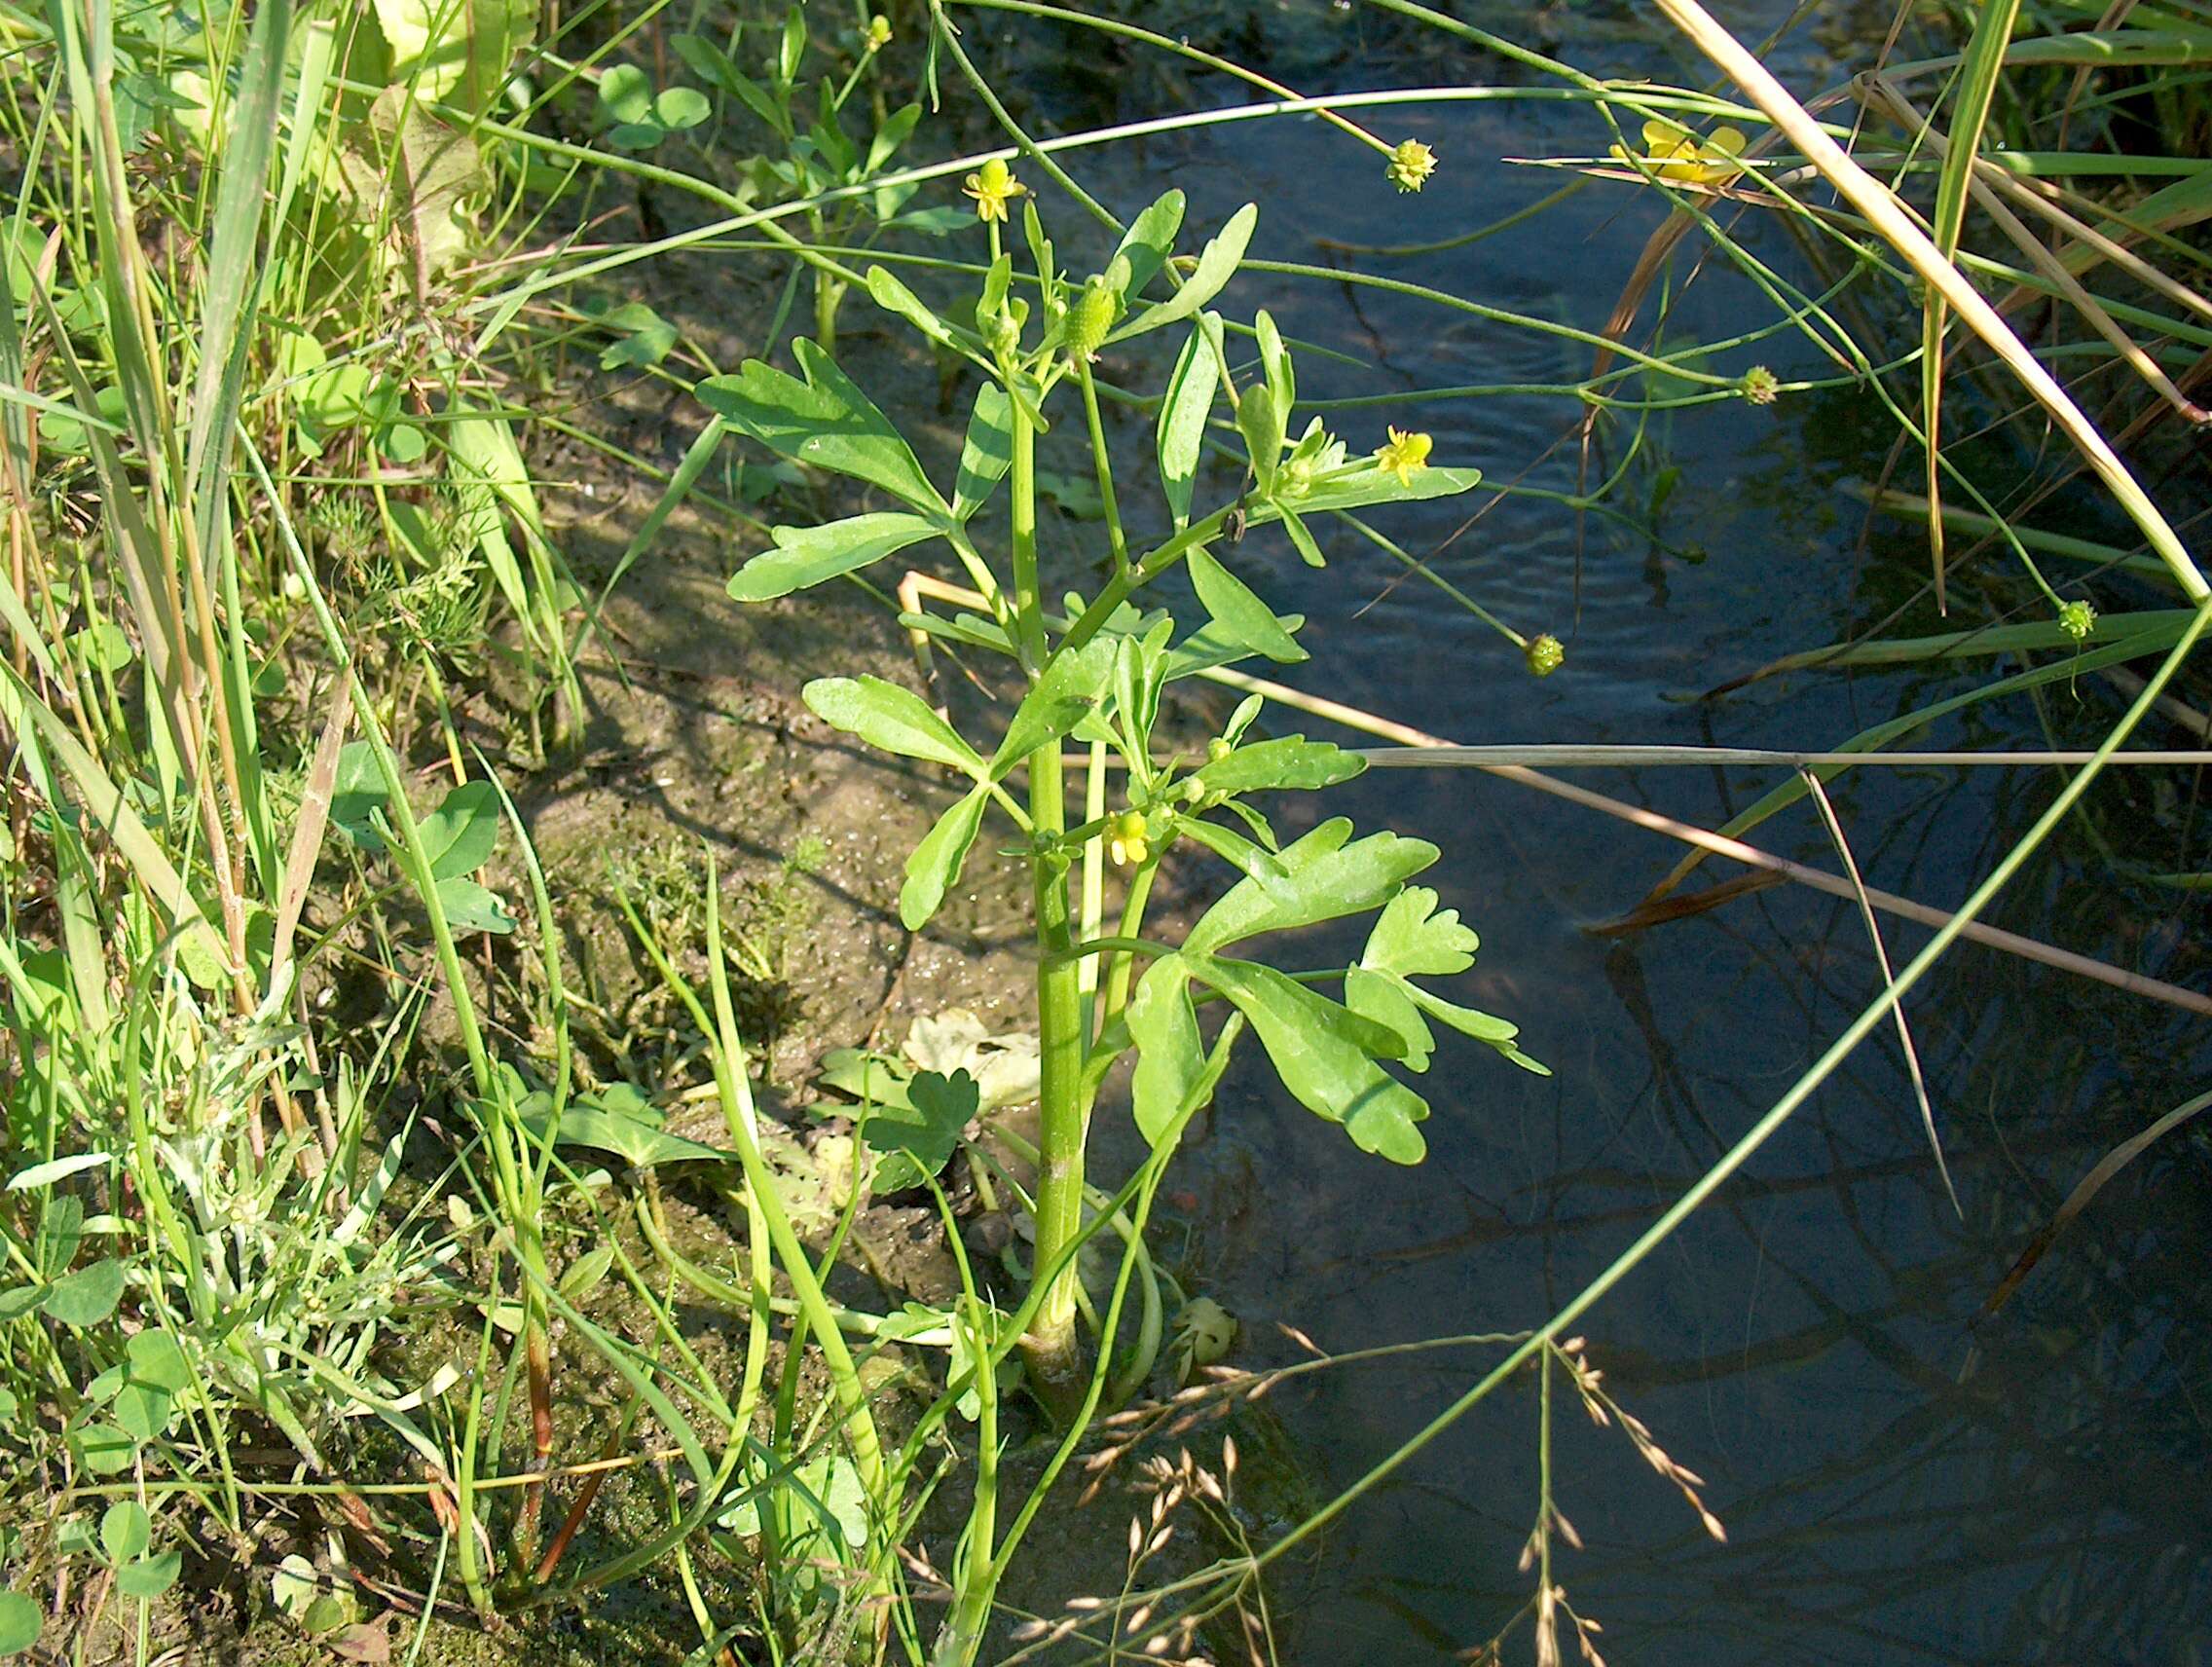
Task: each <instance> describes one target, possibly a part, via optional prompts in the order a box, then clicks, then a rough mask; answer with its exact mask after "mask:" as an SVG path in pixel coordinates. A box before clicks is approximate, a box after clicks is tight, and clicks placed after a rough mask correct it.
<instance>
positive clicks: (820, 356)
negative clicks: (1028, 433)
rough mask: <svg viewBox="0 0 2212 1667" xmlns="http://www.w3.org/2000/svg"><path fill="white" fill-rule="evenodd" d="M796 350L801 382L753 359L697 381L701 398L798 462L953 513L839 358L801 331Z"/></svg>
mask: <svg viewBox="0 0 2212 1667" xmlns="http://www.w3.org/2000/svg"><path fill="white" fill-rule="evenodd" d="M792 352H793V355H794V356H795V357H796V358H797V360H798V364H799V369H800V370H801V371H802V372H803V373H804V374H805V377H806V380H805V381H804V382H801V381H799V380H797V379H796V378H794V377H792V376H788V375H786V374H785V373H784V372H782V371H780V370H777V369H775V368H773V367H772V366H770V365H765V364H762V363H761V362H760V361H759V360H758V359H748V360H747V361H746V363H745V366H744V368H743V369H742V370H740V371H739V372H738V374H737V375H735V376H718V377H710V378H708V379H707V380H706V381H705V382H702V383H700V384H699V389H698V392H699V398H700V399H701V401H703V402H704V403H705V405H706V406H707V408H708V409H709V410H711V411H714V412H716V413H718V414H719V415H720V416H721V417H722V418H723V419H724V420H725V421H727V422H728V424H729V425H730V426H731V427H733V428H735V429H737V431H738V432H739V433H741V434H745V435H748V436H750V437H751V438H753V439H755V440H757V441H759V442H760V444H762V445H764V446H766V447H767V448H768V449H769V450H770V451H772V452H775V453H777V454H778V455H779V456H781V457H786V458H789V459H791V460H792V461H793V463H813V464H815V465H816V466H818V467H821V468H826V469H834V470H835V471H836V472H837V473H839V474H846V475H851V476H852V477H853V478H854V479H855V480H864V481H866V482H867V483H868V484H869V485H871V486H879V487H881V488H882V489H883V490H884V491H885V492H888V493H890V494H891V496H892V497H894V498H897V499H900V500H903V501H904V502H906V503H909V504H911V505H912V506H913V507H914V508H916V509H918V510H920V511H922V513H924V514H925V515H931V516H938V517H942V516H944V515H945V514H947V513H949V511H948V509H947V507H946V505H945V502H944V500H942V499H941V498H940V497H939V496H938V495H937V490H936V488H934V487H932V486H931V485H930V483H929V478H928V477H927V476H926V475H924V474H923V473H922V465H921V463H919V462H918V461H917V460H916V459H915V457H914V453H913V448H912V447H910V446H908V445H907V444H906V442H905V440H904V438H903V436H902V435H901V434H900V432H899V430H898V429H897V428H895V427H893V426H892V424H891V420H890V419H889V418H887V417H885V416H884V414H883V413H882V412H881V411H879V410H877V409H876V408H875V406H874V404H873V403H871V402H870V401H869V399H868V397H867V395H866V394H865V393H863V392H862V391H861V390H860V389H858V388H857V387H855V386H854V385H853V383H852V381H851V380H850V379H849V378H848V377H847V376H846V375H845V373H844V372H843V371H841V370H839V369H838V368H837V365H836V362H835V361H834V360H833V359H831V358H830V355H829V354H828V353H826V352H823V351H822V349H821V348H820V347H818V346H816V345H815V344H814V343H813V342H812V341H809V340H808V339H807V338H805V337H803V336H802V337H800V338H799V339H798V340H797V341H795V342H793V344H792Z"/></svg>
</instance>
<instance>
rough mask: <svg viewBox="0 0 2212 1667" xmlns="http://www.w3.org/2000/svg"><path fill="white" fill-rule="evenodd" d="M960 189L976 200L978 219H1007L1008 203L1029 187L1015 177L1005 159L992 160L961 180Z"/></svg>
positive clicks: (995, 158) (994, 158) (996, 158)
mask: <svg viewBox="0 0 2212 1667" xmlns="http://www.w3.org/2000/svg"><path fill="white" fill-rule="evenodd" d="M960 189H961V190H963V191H965V192H966V193H967V194H968V195H969V196H970V197H973V198H974V199H975V200H976V218H977V219H978V220H998V221H1002V222H1003V221H1004V220H1005V219H1006V205H1007V204H1009V203H1012V202H1013V201H1014V199H1015V198H1016V197H1019V196H1020V195H1021V194H1022V193H1023V192H1025V191H1027V190H1028V189H1029V187H1028V186H1026V185H1024V184H1022V183H1021V181H1020V180H1018V179H1016V178H1014V170H1013V169H1012V168H1010V167H1007V166H1006V163H1005V161H1004V160H1003V159H1001V158H999V157H993V158H991V160H990V161H989V162H987V163H985V164H983V166H982V167H980V168H978V169H977V171H976V172H974V173H972V174H970V175H969V176H968V177H967V178H966V179H964V180H962V181H961V182H960Z"/></svg>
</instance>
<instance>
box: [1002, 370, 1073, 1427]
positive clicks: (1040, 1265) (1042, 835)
mask: <svg viewBox="0 0 2212 1667" xmlns="http://www.w3.org/2000/svg"><path fill="white" fill-rule="evenodd" d="M1013 500H1014V514H1013V522H1014V524H1013V535H1014V537H1013V542H1014V606H1015V611H1016V619H1015V634H1016V638H1017V640H1018V641H1019V642H1020V643H1021V645H1022V648H1023V649H1024V651H1025V655H1026V657H1027V658H1028V660H1029V663H1030V664H1031V665H1032V666H1037V667H1041V666H1042V665H1043V663H1044V645H1045V608H1044V598H1043V594H1042V592H1041V590H1040V589H1039V585H1038V576H1037V436H1036V433H1035V431H1034V430H1033V429H1032V428H1031V427H1030V426H1029V423H1028V420H1027V419H1026V418H1024V417H1023V416H1022V415H1021V412H1020V408H1019V407H1018V406H1017V407H1015V410H1014V470H1013ZM1029 820H1030V826H1031V833H1032V836H1033V837H1035V838H1036V839H1037V840H1038V841H1039V843H1040V844H1043V843H1045V842H1047V841H1049V840H1050V839H1051V837H1052V836H1053V835H1054V834H1059V833H1061V832H1063V831H1064V830H1065V828H1066V826H1067V812H1066V787H1065V783H1064V781H1063V779H1062V775H1061V764H1060V744H1059V742H1058V741H1057V740H1054V741H1051V742H1049V743H1047V744H1046V745H1045V746H1042V747H1040V748H1038V749H1037V751H1036V752H1034V753H1032V754H1031V755H1030V756H1029ZM1034 875H1035V886H1036V914H1037V1027H1038V1035H1039V1037H1040V1039H1041V1057H1040V1060H1039V1067H1040V1068H1039V1080H1038V1117H1039V1131H1038V1140H1037V1144H1038V1148H1039V1157H1040V1162H1039V1164H1038V1168H1037V1260H1036V1275H1035V1277H1036V1278H1042V1279H1045V1280H1047V1281H1049V1282H1048V1283H1047V1285H1046V1288H1045V1294H1044V1300H1043V1301H1041V1302H1040V1303H1039V1304H1038V1306H1037V1313H1036V1317H1035V1319H1034V1320H1033V1321H1032V1322H1031V1324H1030V1327H1029V1332H1028V1335H1027V1336H1026V1337H1025V1338H1024V1339H1023V1340H1022V1354H1023V1357H1024V1358H1025V1359H1026V1360H1027V1362H1028V1365H1029V1380H1030V1384H1031V1386H1032V1387H1033V1388H1034V1389H1036V1391H1037V1394H1038V1397H1039V1398H1040V1399H1041V1400H1043V1401H1044V1402H1045V1404H1046V1405H1047V1406H1048V1407H1049V1408H1051V1410H1052V1412H1053V1413H1054V1414H1055V1415H1056V1416H1057V1415H1062V1414H1065V1413H1068V1412H1072V1411H1073V1410H1074V1408H1075V1407H1076V1405H1077V1404H1078V1403H1079V1402H1080V1400H1081V1399H1082V1395H1083V1390H1084V1382H1085V1377H1086V1373H1085V1370H1084V1361H1083V1345H1082V1342H1081V1339H1080V1338H1079V1336H1078V1334H1077V1331H1076V1282H1077V1274H1076V1267H1075V1258H1074V1256H1073V1254H1072V1253H1071V1251H1072V1247H1073V1245H1074V1243H1075V1241H1076V1239H1077V1237H1078V1236H1079V1235H1080V1234H1081V1233H1082V1231H1083V1147H1084V1135H1085V1132H1086V1130H1085V1124H1086V1123H1087V1122H1088V1118H1087V1116H1086V1111H1087V1107H1086V1105H1085V1095H1084V1093H1083V1055H1084V1036H1083V991H1082V984H1081V975H1080V973H1079V971H1078V969H1077V967H1076V964H1075V962H1074V961H1073V960H1071V959H1067V958H1065V951H1066V950H1067V949H1068V948H1069V947H1070V946H1071V945H1072V944H1073V941H1074V934H1073V931H1072V926H1073V910H1072V908H1071V903H1070V899H1069V895H1068V869H1067V863H1066V862H1065V860H1064V859H1063V858H1062V857H1060V856H1058V855H1053V856H1044V855H1040V856H1039V857H1037V858H1036V859H1035V863H1034Z"/></svg>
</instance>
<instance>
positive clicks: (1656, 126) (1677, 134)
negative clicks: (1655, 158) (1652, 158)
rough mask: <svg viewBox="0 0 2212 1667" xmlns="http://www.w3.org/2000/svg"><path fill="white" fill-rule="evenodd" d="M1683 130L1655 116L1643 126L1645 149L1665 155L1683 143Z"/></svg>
mask: <svg viewBox="0 0 2212 1667" xmlns="http://www.w3.org/2000/svg"><path fill="white" fill-rule="evenodd" d="M1682 137H1683V135H1682V130H1681V129H1680V128H1678V127H1677V126H1676V125H1675V124H1674V123H1672V122H1662V121H1660V120H1659V118H1658V117H1656V116H1654V117H1652V118H1651V120H1650V121H1648V122H1646V123H1644V124H1643V148H1644V149H1645V150H1647V151H1652V152H1657V153H1664V152H1666V151H1670V150H1672V149H1673V148H1674V147H1675V146H1676V145H1678V144H1680V143H1681V141H1682Z"/></svg>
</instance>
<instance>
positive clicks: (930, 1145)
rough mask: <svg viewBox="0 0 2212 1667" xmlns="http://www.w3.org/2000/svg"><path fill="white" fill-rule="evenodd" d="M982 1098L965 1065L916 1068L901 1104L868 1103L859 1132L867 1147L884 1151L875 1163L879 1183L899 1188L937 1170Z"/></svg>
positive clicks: (885, 1188) (890, 1189) (949, 1156)
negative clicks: (943, 1070)
mask: <svg viewBox="0 0 2212 1667" xmlns="http://www.w3.org/2000/svg"><path fill="white" fill-rule="evenodd" d="M981 1103H982V1095H981V1093H980V1091H979V1090H978V1088H977V1083H976V1079H975V1078H974V1077H972V1076H970V1075H969V1074H968V1073H967V1072H966V1071H954V1072H953V1073H952V1074H951V1075H950V1076H944V1075H940V1073H938V1072H936V1071H917V1072H915V1073H914V1075H913V1077H912V1078H911V1079H910V1080H909V1081H908V1082H907V1084H906V1103H905V1104H904V1105H891V1104H877V1105H874V1106H871V1107H870V1108H869V1109H868V1113H867V1122H866V1128H865V1129H864V1130H863V1134H864V1137H865V1138H866V1143H867V1145H868V1148H869V1149H870V1150H871V1151H874V1152H879V1153H881V1154H883V1157H884V1161H883V1162H882V1163H879V1164H878V1165H876V1167H875V1177H874V1179H875V1186H876V1187H877V1189H878V1190H880V1191H883V1192H900V1191H903V1189H905V1188H907V1187H912V1186H919V1185H920V1184H921V1182H922V1178H923V1177H924V1176H926V1175H934V1174H936V1173H938V1172H939V1171H940V1170H941V1169H942V1168H943V1167H944V1166H945V1165H946V1164H947V1163H949V1162H950V1161H951V1159H952V1154H953V1151H954V1149H955V1148H956V1147H958V1146H959V1144H960V1134H961V1131H962V1130H965V1129H966V1128H967V1127H968V1125H969V1123H970V1122H971V1121H972V1120H973V1119H974V1118H975V1116H976V1113H977V1109H978V1108H979V1107H980V1105H981Z"/></svg>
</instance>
